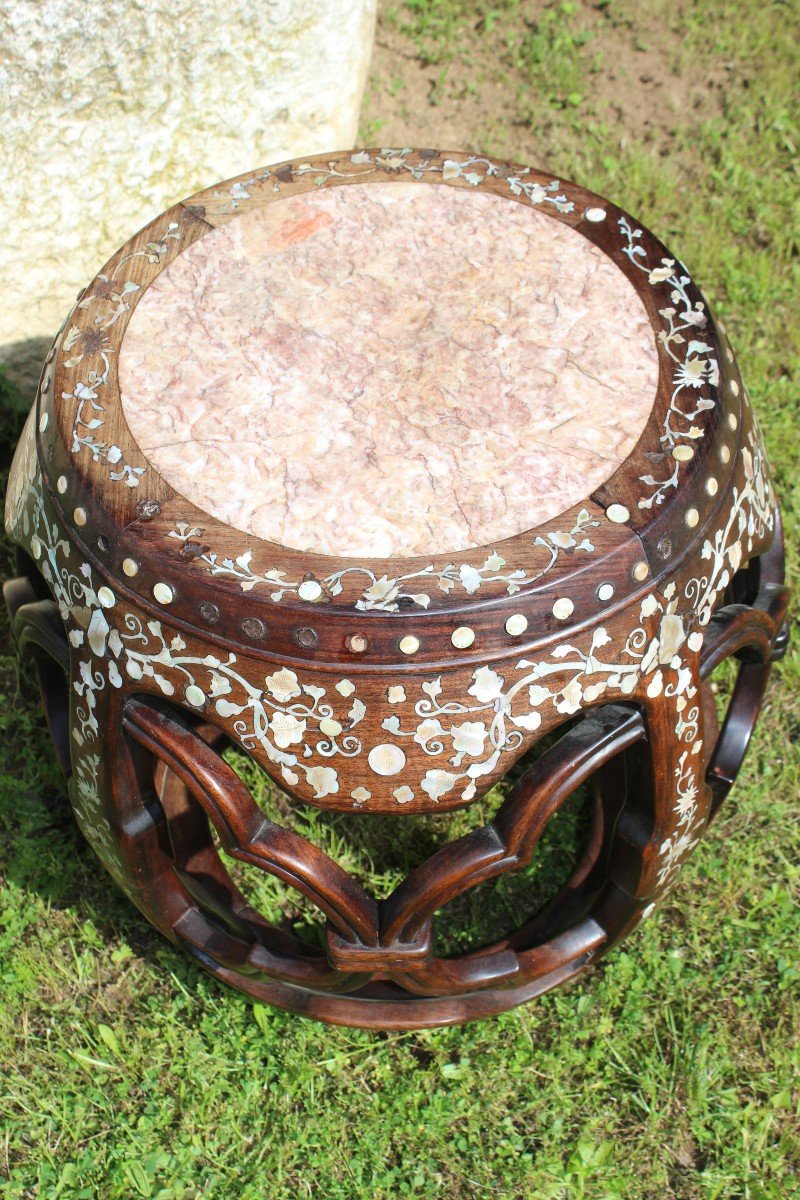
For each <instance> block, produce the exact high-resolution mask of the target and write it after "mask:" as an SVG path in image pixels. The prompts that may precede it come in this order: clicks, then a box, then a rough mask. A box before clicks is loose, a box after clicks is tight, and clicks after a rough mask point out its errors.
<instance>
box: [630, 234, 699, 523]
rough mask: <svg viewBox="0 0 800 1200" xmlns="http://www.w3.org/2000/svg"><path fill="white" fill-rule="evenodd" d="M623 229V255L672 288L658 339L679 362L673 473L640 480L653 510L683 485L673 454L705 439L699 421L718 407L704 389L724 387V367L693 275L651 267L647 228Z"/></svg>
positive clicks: (675, 267) (673, 401)
mask: <svg viewBox="0 0 800 1200" xmlns="http://www.w3.org/2000/svg"><path fill="white" fill-rule="evenodd" d="M619 227H620V229H621V230H622V233H623V235H624V237H625V245H624V246H623V250H622V252H623V254H624V255H625V256H626V258H628V259H629V260H630V261H631V262H632V263H633V265H634V266H635V267H636V268H637V269H638V270H640V271H644V272H645V274H646V275H647V281H648V283H649V284H651V286H653V287H659V286H661V287H663V286H666V287H667V288H668V289H669V298H670V304H669V306H667V307H666V308H661V309H659V316H660V317H661V318H662V319H663V322H664V328H663V329H662V330H661V331H660V332H659V334H658V340H659V342H660V343H661V345H662V347H663V348H664V350H665V352H666V353H667V354H668V355H669V357H670V359H671V360H672V362H673V364H674V369H673V375H672V395H671V397H670V402H669V408H668V409H667V414H666V417H665V420H664V431H663V433H662V435H661V444H662V446H663V447H664V451H665V456H666V457H667V461H668V464H669V468H670V470H669V474H667V475H665V476H664V478H662V479H656V478H655V476H653V475H642V476H641V477H640V480H641V482H642V483H643V484H645V485H646V487H647V488H648V489H649V492H648V494H647V495H646V496H643V497H642V498H641V499H640V500H639V508H652V506H653V505H654V504H663V502H664V498H665V496H666V494H667V492H668V491H670V489H672V488H676V487H677V486H678V477H679V474H680V467H681V463H680V460H679V458H676V457H674V456H673V453H672V452H673V450H675V448H676V446H679V445H681V444H682V445H686V446H691V445H692V444H693V443H694V442H696V441H697V440H698V439H699V438H702V436H703V430H702V428H701V427H700V426H699V425H697V424H695V422H696V420H697V418H698V417H699V416H700V414H701V413H703V412H706V411H707V410H709V409H712V408H713V407H714V405H715V401H714V399H713V398H712V397H711V396H709V395H706V394H701V393H700V389H701V388H703V387H704V386H707V388H717V387H718V386H719V363H718V361H717V359H716V358H715V357H714V351H713V347H712V346H710V345H709V343H708V342H706V341H703V339H702V336H701V334H702V330H703V329H705V327H706V325H707V324H708V316H707V314H706V311H705V306H704V305H703V304H702V303H701V302H698V303H696V304H695V303H693V302H692V300H691V299H690V298H689V295H688V293H687V287H688V285H689V284H690V283H691V280H690V278H689V276H688V275H687V274H685V273H684V270H683V269H682V268H681V266H680V264H676V263H675V260H674V259H672V258H662V259H661V262H660V263H659V265H658V266H650V265H648V264H647V262H646V261H645V260H646V258H647V252H646V251H645V249H644V247H643V246H642V245H641V243H640V239H641V237H642V230H641V229H634V228H632V226H631V225H630V223H629V222H628V221H627V220H626V218H625V217H620V219H619Z"/></svg>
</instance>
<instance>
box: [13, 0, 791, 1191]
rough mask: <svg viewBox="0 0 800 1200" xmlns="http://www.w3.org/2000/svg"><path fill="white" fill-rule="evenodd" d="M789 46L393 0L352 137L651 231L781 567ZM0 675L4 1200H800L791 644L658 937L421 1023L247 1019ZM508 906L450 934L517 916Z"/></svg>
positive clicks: (659, 19) (660, 921)
mask: <svg viewBox="0 0 800 1200" xmlns="http://www.w3.org/2000/svg"><path fill="white" fill-rule="evenodd" d="M793 19H794V21H793ZM796 34H797V10H796V9H794V11H793V9H792V6H791V5H789V4H779V3H772V4H770V3H766V2H765V0H761V2H756V0H749V2H746V0H728V2H726V0H712V2H701V0H685V2H682V0H676V2H674V3H672V4H669V5H667V4H664V3H661V2H657V0H642V2H640V3H636V2H634V0H597V2H596V3H594V4H589V3H586V4H581V3H578V2H577V0H562V2H561V3H555V4H553V3H550V4H543V3H535V4H534V3H525V2H522V0H487V2H486V3H468V2H466V0H465V2H463V3H459V2H458V0H413V2H410V3H408V4H406V5H404V6H403V5H399V4H395V3H389V4H386V3H383V4H382V5H381V17H380V21H379V27H378V34H377V45H376V51H375V56H374V59H373V66H372V72H371V75H370V79H369V82H368V86H367V94H366V97H365V103H364V112H363V125H362V138H363V140H364V141H365V142H368V143H371V144H378V145H383V146H389V145H426V146H430V145H435V146H444V147H446V148H452V149H466V150H479V149H480V150H483V151H486V152H488V153H492V154H496V155H501V156H506V157H509V158H514V159H516V160H519V161H523V162H530V163H534V164H537V165H541V166H546V167H547V169H548V170H550V171H552V172H553V174H554V175H555V176H561V177H565V178H574V179H576V180H577V181H579V182H581V183H583V184H586V185H588V186H589V187H590V188H593V189H596V190H597V191H599V192H601V193H604V194H606V195H608V196H609V197H610V198H612V199H613V200H615V201H617V202H618V203H621V204H622V205H623V206H624V207H625V208H627V209H629V210H631V211H632V212H633V213H634V214H636V216H637V217H639V218H641V220H642V221H644V222H645V223H646V224H648V225H649V226H650V227H651V228H652V229H654V230H655V231H656V232H657V233H658V234H659V235H660V236H661V237H662V238H664V240H665V241H666V242H667V244H668V245H669V246H670V247H671V248H672V250H673V251H674V252H675V253H676V254H677V255H678V256H680V258H682V259H683V260H684V261H685V262H686V263H687V264H688V266H689V268H690V270H691V271H692V272H693V274H694V275H695V277H696V278H697V279H699V280H700V281H701V282H702V284H703V286H704V288H705V290H706V292H707V294H708V296H709V298H710V301H711V304H712V306H713V308H714V309H715V311H716V312H717V314H718V315H719V316H720V317H722V319H723V320H724V322H725V324H726V326H727V328H728V331H729V333H730V335H731V338H732V341H733V344H734V346H735V348H736V350H737V354H738V358H739V362H740V365H741V367H742V371H743V373H744V376H745V378H746V380H747V381H748V384H749V388H750V391H751V394H752V398H753V402H754V405H755V407H756V410H757V412H758V414H759V416H760V419H761V422H762V425H763V427H764V432H765V437H766V440H767V445H768V451H769V454H770V458H771V462H772V464H773V467H774V471H775V477H776V483H777V487H778V491H779V495H780V497H781V500H782V505H783V511H784V517H785V521H786V526H787V533H788V539H789V550H790V574H791V576H792V577H794V578H797V571H796V563H797V548H798V544H799V543H798V537H797V534H798V519H799V518H800V511H799V510H800V474H799V473H798V472H797V470H796V460H797V455H798V449H799V448H800V434H798V432H797V426H798V420H799V419H800V400H799V399H798V397H799V396H800V387H798V370H797V367H798V345H800V322H799V320H798V311H797V295H798V283H799V282H800V279H799V277H800V269H799V267H798V264H800V253H799V247H798V231H799V230H800V220H798V216H799V215H800V214H798V183H799V182H800V180H799V179H798V174H799V172H798V162H799V156H798V138H799V137H800V128H799V127H798V125H799V123H798V112H797V107H796V104H797V100H796V87H797V79H798V76H800V54H798V48H797V36H796ZM2 399H3V407H2V414H1V415H0V422H2V426H1V428H0V436H1V437H2V446H1V447H0V456H1V458H2V461H3V462H7V461H8V458H9V456H10V452H11V448H12V446H13V444H14V442H15V440H16V437H17V435H18V433H19V430H20V428H21V419H22V418H21V409H22V407H24V403H25V401H24V400H23V399H22V398H20V397H19V396H15V395H14V394H13V390H12V389H10V388H7V387H6V386H5V385H3V396H2ZM12 569H13V568H12V557H11V552H10V550H9V549H8V547H4V549H3V559H2V570H3V573H4V574H9V573H11V571H12ZM0 655H2V657H0V692H2V697H1V698H0V997H1V998H2V1005H1V1006H0V1063H2V1064H3V1067H2V1071H0V1195H3V1196H8V1197H9V1198H13V1200H22V1198H28V1197H31V1198H33V1197H36V1198H37V1200H38V1198H40V1197H41V1198H42V1200H55V1198H56V1197H62V1198H64V1200H78V1198H81V1197H87V1198H92V1200H94V1198H96V1197H102V1198H103V1200H117V1198H124V1200H131V1198H136V1197H153V1198H155V1200H201V1198H202V1200H256V1198H262V1197H264V1198H268V1200H298V1198H302V1197H305V1196H308V1197H315V1198H316V1197H320V1198H324V1200H340V1198H341V1200H361V1198H362V1197H363V1198H365V1200H366V1198H370V1200H373V1198H374V1200H389V1197H397V1196H400V1197H405V1196H411V1197H437V1198H442V1200H469V1198H477V1197H485V1196H492V1197H495V1196H497V1197H501V1198H503V1200H517V1198H519V1200H522V1198H527V1197H536V1198H537V1200H538V1198H539V1197H542V1198H553V1200H555V1198H564V1200H583V1198H586V1200H613V1198H620V1200H668V1198H670V1197H677V1198H680V1200H716V1198H725V1200H739V1198H742V1200H745V1198H746V1200H784V1198H786V1197H791V1196H795V1195H800V1121H799V1120H798V1117H799V1116H800V1087H799V1086H798V1079H799V1078H800V1048H799V1047H798V1031H799V1030H800V968H799V967H798V960H799V959H800V956H799V955H798V940H799V939H798V926H799V925H800V922H798V909H797V891H798V862H799V861H800V823H799V822H798V819H797V810H798V801H799V800H800V700H799V699H798V690H799V689H798V685H799V684H800V638H798V637H796V638H795V643H794V648H793V649H792V650H791V651H790V653H789V655H788V656H787V658H786V659H785V661H784V662H783V663H782V664H781V665H780V666H779V667H778V668H777V669H776V671H775V672H774V674H773V682H772V684H771V688H770V692H769V699H768V703H767V705H766V708H765V711H764V713H763V716H762V719H761V723H760V726H759V729H758V732H757V735H756V737H755V738H754V742H753V745H752V747H751V751H750V754H749V757H748V759H747V761H746V766H745V769H744V771H743V773H742V775H741V776H740V780H739V783H738V784H737V787H736V789H735V790H734V793H733V795H732V797H731V798H730V800H729V801H728V803H727V806H726V807H725V808H724V809H723V811H722V813H721V815H720V817H719V819H718V820H717V822H716V824H715V825H714V826H713V828H712V830H711V831H710V832H709V834H708V836H707V838H706V839H705V841H704V842H703V844H702V845H701V846H700V847H699V849H698V850H697V851H696V853H695V854H694V856H693V858H692V859H691V860H690V862H689V864H688V865H687V866H686V868H685V869H684V870H683V873H682V875H681V876H680V879H679V882H678V884H677V886H676V888H675V890H674V892H673V893H672V894H671V896H670V897H669V898H668V900H667V901H666V902H665V903H664V904H663V905H662V906H661V907H660V908H659V910H658V912H657V914H656V915H654V917H652V918H651V919H650V920H649V921H646V922H644V923H643V924H642V926H640V928H639V929H638V930H637V931H636V933H634V934H633V935H632V936H631V938H630V939H629V941H628V942H626V943H625V945H624V946H623V947H622V948H620V949H618V950H616V951H613V952H612V953H611V954H610V955H609V956H608V958H607V959H605V960H603V961H602V962H601V963H600V964H599V965H598V966H597V967H595V968H594V969H593V970H591V971H589V972H588V973H587V974H585V975H584V976H582V977H581V978H580V979H579V980H577V981H576V982H575V983H573V985H572V986H570V987H568V988H566V989H563V990H561V991H558V992H555V993H552V994H550V995H548V996H545V997H543V998H541V999H539V1000H536V1001H534V1002H532V1003H531V1004H529V1005H528V1006H527V1007H524V1008H522V1009H518V1010H516V1011H514V1012H511V1013H507V1014H505V1015H503V1016H501V1017H497V1018H493V1019H490V1020H486V1021H482V1022H477V1023H473V1024H470V1025H467V1026H462V1027H457V1028H453V1029H445V1030H439V1031H430V1032H418V1033H401V1034H372V1033H367V1032H361V1031H355V1030H347V1029H337V1028H330V1027H326V1026H323V1025H320V1024H317V1023H314V1022H312V1021H309V1020H306V1019H302V1018H298V1017H294V1016H290V1015H288V1014H285V1013H282V1012H278V1011H275V1010H272V1009H269V1008H267V1007H264V1006H261V1005H258V1004H255V1005H254V1004H253V1003H252V1002H251V1001H249V1000H246V999H245V998H244V997H242V996H240V995H238V994H236V993H234V992H232V991H229V990H226V989H224V988H223V987H222V986H221V985H219V984H217V983H216V982H214V981H213V980H211V979H210V978H209V977H207V976H206V975H204V974H203V973H202V972H201V971H200V970H199V969H198V968H197V967H196V966H195V965H194V964H193V963H192V962H191V961H189V960H188V959H187V958H186V957H184V956H182V955H181V954H180V953H179V952H178V951H176V950H175V949H173V947H171V946H170V945H169V944H167V943H166V942H164V941H163V940H162V939H161V938H160V937H159V936H158V935H156V934H155V933H154V932H153V931H152V930H150V928H149V927H148V926H147V925H146V924H145V923H144V920H143V919H142V918H141V917H140V916H139V914H138V913H137V912H136V911H135V910H134V909H133V908H132V907H131V905H130V904H129V903H128V901H127V900H126V899H125V898H124V897H123V896H122V895H121V894H119V893H118V892H117V890H116V889H115V887H114V886H113V884H112V883H111V881H110V879H108V878H106V877H105V875H104V874H103V873H102V871H101V870H100V869H99V867H98V866H97V863H96V861H95V860H94V859H93V857H92V854H91V851H90V850H89V848H88V847H87V846H86V845H85V843H84V842H83V841H82V839H81V838H80V836H79V834H78V833H77V830H76V827H75V825H74V822H73V820H72V817H71V813H70V810H69V807H68V805H67V802H66V798H65V795H66V794H65V787H64V784H63V781H62V780H61V778H60V777H59V775H58V772H57V769H56V767H55V763H54V759H53V756H52V754H51V753H50V750H49V744H48V739H47V735H46V733H45V731H44V728H43V723H42V720H41V718H40V715H39V710H38V706H37V702H36V698H35V695H34V691H33V688H32V685H31V681H30V679H29V678H28V677H27V676H25V675H23V676H22V678H19V677H18V674H17V670H16V666H15V662H14V658H13V654H12V650H11V646H10V644H9V639H8V636H7V633H6V632H5V630H4V631H3V642H2V646H0ZM725 686H726V681H725V678H723V679H722V681H721V684H720V687H721V689H722V690H723V691H724V688H725ZM237 765H239V766H240V767H242V769H243V771H245V773H247V772H248V768H247V766H246V764H242V763H241V762H240V761H238V760H237ZM253 782H254V784H255V786H256V788H257V789H258V791H259V797H260V799H261V801H262V802H263V805H264V807H265V808H267V809H271V808H275V807H277V808H280V807H281V805H282V803H283V802H282V800H281V798H280V797H279V796H276V795H275V794H274V793H272V792H270V790H269V789H268V787H267V786H266V785H265V784H264V782H263V780H255V779H254V780H253ZM495 799H496V798H495ZM296 819H297V822H298V826H299V827H300V828H304V829H305V830H306V831H309V832H311V834H312V835H313V836H314V837H315V838H317V839H318V840H319V841H320V842H321V843H322V844H323V845H325V846H326V848H328V849H329V850H330V851H331V852H333V853H335V854H336V855H338V857H340V859H342V861H344V863H345V865H347V866H349V867H351V868H352V869H357V870H359V871H360V872H361V873H362V875H363V876H364V877H365V879H366V881H367V883H368V884H369V885H370V886H372V887H373V888H375V889H376V890H377V891H379V892H383V891H385V889H386V887H387V886H388V885H389V883H390V880H389V879H388V878H387V874H386V872H385V871H384V872H383V873H378V872H377V871H376V869H375V866H374V860H375V859H376V858H377V857H378V855H377V853H376V848H377V850H378V851H380V850H381V848H382V846H383V847H384V848H386V847H388V846H389V845H390V843H391V844H392V851H393V856H394V857H393V860H392V869H393V870H402V869H403V867H404V865H406V866H407V865H408V861H410V860H411V858H412V857H413V855H414V848H415V847H414V841H415V839H414V837H411V836H407V837H405V838H403V839H401V840H400V841H399V842H398V841H397V840H396V839H392V835H391V832H390V831H389V830H388V829H386V828H384V829H383V831H381V830H380V829H377V832H376V833H375V835H374V837H373V838H372V839H371V841H369V842H366V841H364V840H362V841H358V840H357V839H349V826H348V824H347V821H346V819H345V818H342V819H341V820H339V819H330V818H325V817H323V816H320V815H319V814H317V813H313V812H311V813H299V814H298V815H297V818H296ZM474 819H475V817H474V816H473V817H470V816H469V815H467V816H464V815H461V816H457V817H455V818H453V821H454V822H459V821H460V822H462V823H464V822H466V821H470V820H474ZM580 824H581V816H580V811H579V807H578V806H577V805H576V807H575V810H574V812H571V813H567V814H566V815H565V818H564V820H563V821H562V823H561V825H560V827H558V828H556V829H554V831H553V833H552V836H551V838H550V840H549V842H548V845H547V847H546V848H545V849H546V852H545V853H544V854H543V856H542V860H541V862H540V863H539V864H538V866H537V867H536V869H535V870H534V871H533V872H532V874H531V875H530V876H529V877H528V879H527V880H523V881H522V883H523V884H524V886H525V888H530V887H531V886H533V887H542V888H545V889H546V887H547V886H548V883H552V880H553V879H554V878H555V875H556V874H557V872H558V871H559V862H560V857H561V856H560V849H561V848H562V847H563V846H566V845H567V844H568V843H569V840H570V838H573V837H576V836H577V835H578V833H579V831H580ZM452 827H453V828H454V827H455V825H454V826H452ZM425 835H426V836H428V835H430V836H433V833H432V831H431V830H430V829H429V828H428V829H427V830H426V831H425ZM404 860H405V861H404ZM248 886H250V887H252V888H253V889H254V890H256V891H258V892H259V896H260V900H261V903H262V905H263V907H264V908H265V909H266V910H267V911H273V912H278V913H279V914H280V913H282V914H283V915H284V916H286V917H287V918H288V919H290V920H292V921H293V922H294V923H295V925H296V926H299V925H303V924H304V923H305V922H306V921H307V920H308V917H307V914H306V913H305V912H304V911H303V910H302V909H301V908H291V907H290V906H289V905H287V903H286V901H285V900H284V899H283V898H282V896H281V895H280V894H279V893H278V891H277V890H275V889H272V888H270V886H269V885H264V886H262V887H260V888H259V887H258V885H257V884H255V883H254V882H253V881H252V880H250V879H249V877H248ZM518 895H519V891H516V892H514V893H513V894H512V893H507V894H504V893H502V892H500V893H498V894H495V896H494V897H493V899H492V904H491V905H489V906H487V908H486V910H485V911H483V910H481V911H477V910H476V909H473V910H471V911H468V912H467V913H462V914H461V916H462V917H465V918H467V919H471V918H478V919H480V920H481V921H483V920H486V921H488V920H490V919H492V920H499V921H500V922H501V924H502V920H503V917H504V916H506V917H508V915H509V913H510V912H511V910H512V908H513V906H514V902H515V897H516V896H518ZM456 915H458V914H456ZM312 932H313V931H312ZM466 936H467V935H466V934H465V933H464V930H463V927H462V928H460V929H459V927H457V926H455V925H454V928H453V929H452V930H451V931H449V932H448V937H449V938H450V939H451V944H452V945H460V944H463V943H464V939H465V938H466Z"/></svg>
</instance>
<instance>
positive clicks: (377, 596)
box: [364, 575, 399, 603]
mask: <svg viewBox="0 0 800 1200" xmlns="http://www.w3.org/2000/svg"><path fill="white" fill-rule="evenodd" d="M398 590H399V589H398V587H397V580H396V579H390V578H389V576H388V575H382V576H381V577H380V579H376V580H375V582H374V583H373V584H371V585H370V586H369V587H368V588H367V589H366V590H365V592H364V599H365V600H369V601H371V602H372V603H377V601H379V600H393V599H394V598H395V596H396V595H397V592H398Z"/></svg>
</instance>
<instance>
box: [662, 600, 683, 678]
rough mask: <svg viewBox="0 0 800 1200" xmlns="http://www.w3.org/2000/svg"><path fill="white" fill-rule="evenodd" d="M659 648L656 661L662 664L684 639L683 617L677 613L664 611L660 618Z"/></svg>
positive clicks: (671, 655) (670, 656)
mask: <svg viewBox="0 0 800 1200" xmlns="http://www.w3.org/2000/svg"><path fill="white" fill-rule="evenodd" d="M658 639H659V642H660V644H661V645H660V649H659V652H658V661H659V662H660V663H661V664H662V666H663V665H665V664H666V663H668V662H669V661H670V659H671V658H673V657H674V655H675V654H676V653H677V651H678V650H679V649H680V647H681V646H682V645H683V643H684V642H685V641H686V632H685V630H684V628H683V619H682V618H681V617H679V616H678V615H677V613H665V614H664V616H663V617H662V618H661V624H660V626H659V631H658Z"/></svg>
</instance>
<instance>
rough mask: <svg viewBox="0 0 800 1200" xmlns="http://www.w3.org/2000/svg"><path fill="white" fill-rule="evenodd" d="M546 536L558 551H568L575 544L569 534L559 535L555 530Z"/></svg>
mask: <svg viewBox="0 0 800 1200" xmlns="http://www.w3.org/2000/svg"><path fill="white" fill-rule="evenodd" d="M547 536H548V537H549V539H550V541H551V542H552V543H553V545H554V546H558V548H559V550H569V549H571V548H572V547H573V546H574V545H575V544H576V543H575V538H574V537H573V536H572V534H571V533H561V532H560V531H559V530H557V529H556V530H555V531H554V532H552V533H548V535H547Z"/></svg>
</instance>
